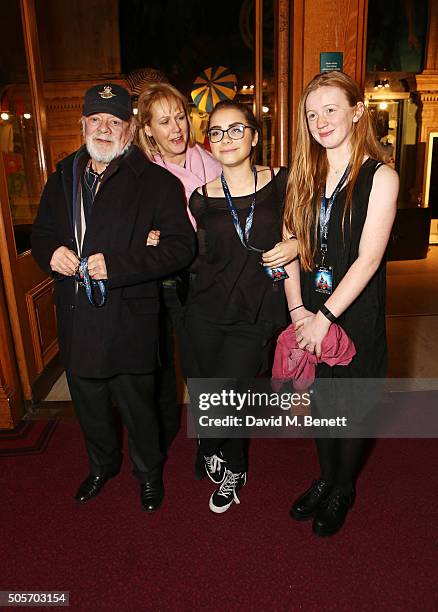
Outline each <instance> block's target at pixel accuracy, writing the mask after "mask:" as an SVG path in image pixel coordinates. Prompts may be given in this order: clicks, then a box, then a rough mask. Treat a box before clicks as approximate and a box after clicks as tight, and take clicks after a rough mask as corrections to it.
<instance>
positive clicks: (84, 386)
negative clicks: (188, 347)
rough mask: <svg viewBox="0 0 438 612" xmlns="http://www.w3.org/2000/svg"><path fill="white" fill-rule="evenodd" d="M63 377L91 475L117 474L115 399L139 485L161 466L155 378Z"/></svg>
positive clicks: (119, 456) (118, 441)
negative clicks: (84, 446)
mask: <svg viewBox="0 0 438 612" xmlns="http://www.w3.org/2000/svg"><path fill="white" fill-rule="evenodd" d="M66 374H67V382H68V386H69V389H70V393H71V397H72V400H73V403H74V407H75V412H76V416H77V418H78V421H79V423H80V426H81V428H82V432H83V434H84V438H85V445H86V448H87V453H88V458H89V462H90V471H91V473H92V474H95V475H97V476H114V475H115V474H117V472H118V471H119V470H120V466H121V463H122V452H121V446H120V439H119V431H118V427H117V420H116V418H115V414H114V408H113V401H114V402H115V403H116V405H117V407H118V409H119V413H120V416H121V418H122V421H123V423H124V424H125V425H126V428H127V430H128V437H129V454H130V457H131V460H132V463H133V466H134V469H133V474H134V476H135V477H136V478H137V479H138V480H140V482H143V481H144V480H146V476H147V474H148V473H149V472H151V471H152V470H154V469H156V468H161V464H162V461H163V455H162V453H161V450H160V444H159V426H158V419H157V415H156V407H155V398H154V390H155V382H154V379H155V375H154V374H119V375H118V376H113V377H112V378H103V379H100V378H83V377H80V376H75V375H73V374H71V373H70V372H66Z"/></svg>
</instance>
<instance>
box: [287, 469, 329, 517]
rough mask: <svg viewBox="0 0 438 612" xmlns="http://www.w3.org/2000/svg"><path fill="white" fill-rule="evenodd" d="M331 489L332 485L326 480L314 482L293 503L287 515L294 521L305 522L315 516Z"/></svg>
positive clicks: (320, 479)
mask: <svg viewBox="0 0 438 612" xmlns="http://www.w3.org/2000/svg"><path fill="white" fill-rule="evenodd" d="M331 489H332V485H331V484H330V483H329V482H327V480H323V479H322V478H319V479H318V480H314V481H313V482H312V486H311V487H310V488H309V489H307V491H305V492H304V493H303V494H302V495H300V497H298V499H296V500H295V501H294V503H293V504H292V508H291V509H290V513H289V514H290V515H291V517H292V518H294V519H295V520H296V521H307V519H310V518H312V517H313V516H314V515H315V512H316V511H317V510H318V508H319V506H320V504H321V503H322V502H323V501H324V500H325V499H326V498H327V497H328V495H329V493H330V491H331Z"/></svg>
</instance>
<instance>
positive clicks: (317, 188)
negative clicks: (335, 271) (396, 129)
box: [283, 71, 382, 270]
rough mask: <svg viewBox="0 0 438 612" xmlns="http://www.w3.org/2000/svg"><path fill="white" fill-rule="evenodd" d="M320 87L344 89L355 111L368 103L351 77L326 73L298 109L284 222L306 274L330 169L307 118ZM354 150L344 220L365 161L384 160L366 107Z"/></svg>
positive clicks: (353, 135)
mask: <svg viewBox="0 0 438 612" xmlns="http://www.w3.org/2000/svg"><path fill="white" fill-rule="evenodd" d="M320 87H338V88H339V89H341V90H342V91H343V92H344V94H345V96H346V98H347V100H348V103H349V105H350V107H351V108H352V109H354V108H355V107H356V106H357V103H358V102H362V103H363V102H364V96H363V93H362V91H361V89H360V87H359V85H358V84H357V83H356V82H355V81H354V80H353V79H352V78H351V77H349V76H348V75H346V74H344V73H343V72H338V71H331V72H324V73H322V74H318V75H317V76H315V77H314V78H313V79H312V80H311V81H310V83H309V84H308V85H307V87H306V88H305V90H304V92H303V95H302V96H301V99H300V102H299V106H298V130H297V140H296V147H295V155H294V159H293V162H292V166H291V169H290V172H289V177H288V181H287V189H286V199H285V205H284V215H283V220H284V225H285V228H286V231H287V232H288V233H290V234H294V235H295V236H296V237H297V240H298V255H299V257H300V262H301V265H302V267H303V268H304V269H305V270H311V269H313V267H314V261H315V255H316V237H317V231H318V224H317V222H316V220H317V219H318V218H319V210H320V206H321V196H322V190H323V189H324V185H325V182H326V179H327V173H328V169H329V168H328V161H327V153H326V150H325V148H324V147H323V146H321V145H320V144H319V143H318V142H316V140H315V139H314V138H313V137H312V136H311V134H310V131H309V127H308V124H307V117H306V101H307V97H308V95H309V94H310V93H311V92H313V91H315V90H317V89H319V88H320ZM350 146H351V158H350V167H351V170H350V176H349V182H348V186H347V193H346V199H345V208H344V217H343V218H344V219H345V214H346V212H347V209H349V211H350V216H351V206H352V196H353V189H354V185H355V183H356V180H357V176H358V174H359V170H360V167H361V165H362V163H363V159H364V157H365V156H368V157H372V158H373V159H378V160H380V161H381V160H382V153H381V149H380V147H379V143H378V141H377V138H376V135H375V130H374V124H373V121H372V119H371V116H370V114H369V112H368V109H367V108H366V106H365V107H364V112H363V114H362V116H361V117H360V118H359V120H358V121H357V123H353V124H352V131H351V137H350ZM312 225H313V226H314V238H313V240H312V237H311V227H312ZM312 243H313V247H312Z"/></svg>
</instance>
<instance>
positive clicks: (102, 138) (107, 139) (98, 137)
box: [92, 134, 114, 142]
mask: <svg viewBox="0 0 438 612" xmlns="http://www.w3.org/2000/svg"><path fill="white" fill-rule="evenodd" d="M92 140H104V141H105V142H114V139H113V138H104V137H103V136H100V135H99V134H98V135H97V136H93V137H92Z"/></svg>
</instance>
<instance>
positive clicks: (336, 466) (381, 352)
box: [301, 159, 387, 495]
mask: <svg viewBox="0 0 438 612" xmlns="http://www.w3.org/2000/svg"><path fill="white" fill-rule="evenodd" d="M380 165H381V162H378V161H376V160H373V159H368V160H367V161H365V162H364V164H363V165H362V167H361V169H360V171H359V175H358V177H357V180H356V184H355V187H354V190H353V201H352V210H351V222H350V213H349V209H348V208H347V212H346V214H345V221H344V228H343V226H342V219H343V211H344V204H345V197H346V191H347V189H346V187H344V189H342V190H341V191H340V193H339V194H338V197H337V198H336V200H335V202H334V204H333V208H332V213H331V219H330V225H329V231H328V241H327V255H326V264H327V265H330V266H332V267H333V291H334V290H335V289H336V287H337V286H338V285H339V283H340V281H341V280H342V278H343V277H344V276H345V274H346V273H347V271H348V269H349V268H350V266H351V265H352V264H353V263H354V261H355V260H356V259H357V257H358V255H359V243H360V239H361V235H362V230H363V227H364V224H365V219H366V216H367V212H368V202H369V197H370V193H371V188H372V184H373V178H374V174H375V172H376V170H377V168H378V167H379V166H380ZM312 235H313V234H312ZM319 244H320V243H319V232H318V245H317V246H318V251H317V253H318V254H319V252H320V251H319ZM313 282H314V272H304V271H302V272H301V287H302V298H303V304H304V305H305V306H306V308H308V309H309V310H311V311H312V312H317V310H318V309H319V307H320V306H321V305H322V304H323V303H324V302H325V301H326V299H327V297H328V296H327V295H326V294H323V293H319V292H316V291H315V290H314V288H313ZM385 283H386V263H385V261H384V260H382V262H381V264H380V266H379V268H378V270H377V271H376V272H375V274H374V275H373V277H372V278H371V279H370V280H369V282H368V283H367V285H366V287H365V288H364V289H363V291H362V293H360V295H359V296H358V297H357V298H356V299H355V300H354V302H353V303H352V304H351V305H350V306H349V307H348V308H347V309H346V310H345V311H344V313H343V314H342V315H341V316H340V317H339V319H338V323H339V325H340V326H341V327H343V329H344V330H345V331H346V332H347V334H348V336H349V337H350V338H351V339H352V340H353V342H354V344H355V347H356V351H357V353H356V355H355V356H354V357H353V359H352V361H351V363H350V364H349V365H348V366H334V367H330V366H328V365H327V364H324V363H322V364H319V365H318V366H317V369H316V381H315V386H314V395H313V398H312V414H313V415H314V416H318V417H332V416H347V418H348V423H349V427H348V431H346V432H345V434H344V435H347V436H351V438H348V437H346V438H339V437H335V438H333V437H331V436H333V435H337V434H336V433H334V432H333V431H331V430H326V432H325V436H326V437H320V438H317V439H316V440H315V442H316V446H317V450H318V456H319V463H320V468H321V477H322V478H323V479H324V480H326V481H328V482H330V483H332V484H334V485H336V486H337V487H339V488H341V490H343V492H344V493H345V494H349V495H350V494H351V491H352V490H353V487H354V482H355V479H356V477H357V473H358V470H359V466H360V465H361V463H362V460H363V459H362V458H363V455H364V451H365V448H366V444H367V440H366V436H365V435H364V431H365V429H366V427H367V425H366V422H367V421H366V417H367V415H368V414H372V411H373V409H374V406H375V402H376V399H377V397H378V393H379V389H378V385H377V384H376V381H368V383H367V382H366V381H364V380H363V379H367V378H368V379H371V378H372V379H379V378H383V377H384V376H385V375H386V370H387V342H386V327H385ZM325 379H331V380H329V381H326V380H325ZM341 379H343V380H341ZM358 379H362V380H358ZM365 390H366V392H365ZM320 435H321V436H322V435H323V432H322V429H321V433H320ZM341 435H342V434H341Z"/></svg>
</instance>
